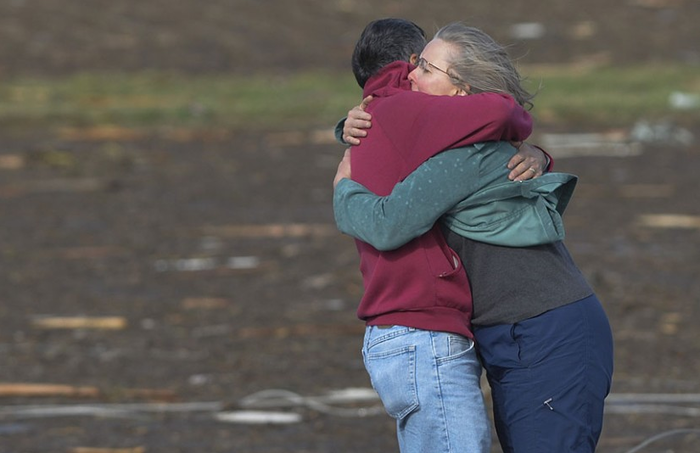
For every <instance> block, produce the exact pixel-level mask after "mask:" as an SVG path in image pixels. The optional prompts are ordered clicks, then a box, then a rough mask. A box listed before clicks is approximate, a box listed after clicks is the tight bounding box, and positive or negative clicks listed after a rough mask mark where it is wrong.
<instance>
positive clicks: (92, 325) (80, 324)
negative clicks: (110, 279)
mask: <svg viewBox="0 0 700 453" xmlns="http://www.w3.org/2000/svg"><path fill="white" fill-rule="evenodd" d="M127 324H128V323H127V320H126V318H124V317H122V316H103V317H86V316H55V317H54V316H41V317H38V318H35V319H33V320H32V326H34V327H36V328H38V329H101V330H121V329H124V328H126V326H127Z"/></svg>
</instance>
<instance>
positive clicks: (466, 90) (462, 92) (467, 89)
mask: <svg viewBox="0 0 700 453" xmlns="http://www.w3.org/2000/svg"><path fill="white" fill-rule="evenodd" d="M471 89H472V87H470V86H469V85H467V84H466V83H465V84H464V87H462V88H458V91H457V92H456V93H455V94H456V95H457V96H469V95H470V94H471Z"/></svg>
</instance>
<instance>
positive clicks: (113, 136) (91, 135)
mask: <svg viewBox="0 0 700 453" xmlns="http://www.w3.org/2000/svg"><path fill="white" fill-rule="evenodd" d="M59 137H60V139H62V140H73V141H99V142H102V141H108V140H109V141H131V140H137V139H140V138H143V137H145V134H144V133H143V132H141V131H138V130H136V129H132V128H126V127H119V126H95V127H84V128H76V127H67V128H63V129H61V130H60V131H59Z"/></svg>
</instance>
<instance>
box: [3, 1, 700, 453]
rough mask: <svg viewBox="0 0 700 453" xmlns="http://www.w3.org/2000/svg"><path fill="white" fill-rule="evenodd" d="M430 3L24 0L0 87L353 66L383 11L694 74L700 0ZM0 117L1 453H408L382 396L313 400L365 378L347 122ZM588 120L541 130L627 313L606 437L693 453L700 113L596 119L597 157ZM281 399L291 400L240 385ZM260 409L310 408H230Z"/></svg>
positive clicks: (578, 225)
mask: <svg viewBox="0 0 700 453" xmlns="http://www.w3.org/2000/svg"><path fill="white" fill-rule="evenodd" d="M424 3H426V2H418V1H413V0H408V1H402V2H398V1H388V0H386V1H378V2H377V1H375V2H370V1H368V0H367V1H360V0H358V1H353V0H331V1H320V0H319V1H314V0H307V1H300V2H281V1H257V2H256V1H253V0H249V1H244V0H239V1H232V2H224V1H209V2H204V3H203V2H195V1H193V0H183V1H180V2H166V1H164V0H151V1H148V2H137V1H133V0H125V1H121V2H107V1H104V0H95V1H92V2H88V3H86V2H77V1H70V0H36V1H29V0H6V1H4V2H2V3H1V4H0V83H2V79H3V77H9V76H21V75H26V76H31V75H43V76H52V75H61V74H69V73H74V72H78V71H124V70H126V71H137V70H143V69H158V70H176V71H182V72H231V73H257V72H267V71H274V72H279V73H282V74H284V73H287V72H290V71H294V70H295V69H297V68H305V67H325V68H329V69H343V68H346V67H347V66H348V63H347V62H348V58H349V55H350V52H351V49H352V46H353V44H354V40H355V39H356V37H357V36H358V34H359V32H360V31H361V29H362V28H363V27H364V25H365V24H366V22H368V21H369V20H371V19H374V18H377V17H382V16H402V17H407V18H410V19H413V20H415V21H417V22H418V23H420V24H422V25H423V26H424V27H425V28H426V30H428V31H429V32H432V31H433V30H434V29H435V26H437V25H442V24H445V23H447V22H449V21H452V20H456V19H468V20H469V22H470V23H473V24H475V25H478V26H480V27H482V28H484V29H485V30H487V31H489V32H491V33H492V34H493V35H494V36H496V37H497V38H498V39H499V40H501V41H504V42H510V40H511V39H512V38H511V36H512V35H511V33H512V30H513V28H512V26H513V25H514V24H518V23H530V22H538V23H541V24H543V26H544V30H545V33H544V35H543V36H541V37H539V38H537V39H534V40H528V41H517V43H516V44H515V45H514V47H513V51H514V52H521V51H522V54H523V55H524V54H526V55H527V56H526V57H524V58H525V61H526V62H528V63H561V62H570V63H574V62H581V61H591V60H594V61H614V62H619V63H620V64H624V63H629V62H639V61H658V62H663V61H685V62H688V63H695V64H698V63H700V48H699V47H698V43H700V31H699V30H700V28H698V27H697V23H699V22H700V4H699V3H698V2H695V1H691V0H686V1H684V0H628V1H624V2H603V1H600V0H591V1H587V2H581V4H580V5H579V4H576V5H575V6H574V5H567V4H564V3H562V2H557V1H554V0H547V1H541V2H537V6H533V5H531V4H530V3H532V2H520V3H518V4H517V5H510V4H508V5H505V4H504V5H501V4H500V3H499V2H495V3H494V2H489V1H486V0H480V1H473V2H467V3H465V2H456V1H445V2H433V4H431V6H428V5H425V4H424ZM617 3H619V4H617ZM533 29H534V30H535V31H537V30H538V28H537V27H534V28H533V27H530V28H529V30H533ZM348 107H350V106H348ZM335 120H336V118H329V119H328V128H330V126H331V125H332V124H334V122H335ZM640 120H643V118H640ZM635 126H636V128H635ZM0 130H1V131H3V133H2V135H0V218H2V221H1V224H0V225H1V226H0V246H1V249H0V327H1V328H0V352H2V357H3V366H1V367H0V453H10V452H12V453H35V452H36V453H39V452H42V453H44V452H51V453H53V452H56V453H59V452H61V453H67V452H70V453H127V452H131V453H146V452H147V453H173V452H183V453H184V452H212V453H213V452H241V453H254V452H262V453H277V452H309V453H326V452H333V453H345V452H348V453H349V452H373V451H397V449H396V447H395V438H394V428H393V422H392V421H391V420H390V419H389V418H388V417H387V416H385V415H383V414H381V413H379V414H376V413H375V412H373V411H372V410H370V411H369V412H368V413H365V412H363V411H362V410H359V409H360V408H365V407H372V406H375V405H376V404H377V402H376V401H375V400H372V399H369V400H358V394H355V398H353V399H352V401H351V402H343V401H342V400H340V401H338V400H337V399H336V400H333V399H331V400H328V399H326V400H323V399H320V398H315V399H314V398H311V399H309V398H310V397H327V398H329V397H330V396H335V397H339V396H338V394H337V393H332V392H337V391H340V390H344V389H352V388H361V389H362V388H365V389H366V388H367V387H368V386H369V382H368V379H367V377H366V374H365V371H364V368H363V366H362V363H361V357H360V342H361V335H362V331H363V326H362V324H361V323H360V322H359V321H357V320H356V318H355V315H354V311H355V307H356V303H357V301H358V299H359V297H360V295H361V281H360V277H359V273H358V270H357V256H356V252H355V248H354V245H353V243H352V241H351V240H350V239H349V238H347V237H344V236H342V235H340V234H339V233H337V231H336V230H335V228H334V224H333V218H332V212H331V180H332V177H333V174H334V171H335V167H336V165H337V162H338V160H339V157H340V154H341V153H342V147H340V146H339V145H336V144H334V143H333V142H332V141H330V140H329V139H328V135H327V132H328V130H324V131H320V132H321V133H319V131H318V129H317V126H313V127H312V128H309V129H308V130H302V131H297V133H295V134H290V133H289V132H288V131H279V130H270V131H269V132H265V133H262V134H252V133H248V132H246V131H231V133H230V134H229V135H228V136H226V137H216V136H211V137H208V136H201V137H183V136H177V137H175V136H173V137H167V136H153V137H133V138H128V137H124V136H110V135H109V134H93V135H90V134H87V133H86V134H84V135H74V136H57V135H55V134H52V133H48V132H46V131H31V133H29V134H21V135H18V134H13V133H12V131H9V130H7V128H6V127H2V125H1V124H0ZM584 130H586V131H587V128H586V125H576V126H573V125H572V127H571V129H570V130H567V131H561V130H559V131H557V132H558V133H559V135H556V136H552V135H550V133H551V132H554V131H548V130H546V128H544V129H539V130H538V135H537V136H536V137H534V141H537V142H539V143H541V144H543V145H545V146H546V147H547V149H548V150H549V151H550V152H551V153H552V154H553V155H554V156H555V159H556V164H557V169H558V170H560V171H569V172H572V173H576V174H578V175H579V176H580V178H581V182H580V184H579V187H578V189H577V193H576V196H575V199H574V201H573V202H572V204H571V205H570V207H569V210H568V212H567V215H566V219H565V220H566V224H567V232H568V234H567V241H566V242H567V245H568V246H569V248H570V250H571V252H572V254H573V255H574V257H575V259H576V261H577V263H578V264H579V265H580V267H581V268H582V270H583V271H584V273H585V274H586V275H587V277H588V278H589V280H590V282H591V283H592V285H593V286H594V287H595V288H596V290H597V292H598V294H599V296H600V298H601V299H602V300H603V302H604V304H605V307H606V310H607V311H608V314H609V316H610V319H611V322H612V324H613V328H614V333H615V338H616V374H615V382H614V387H613V395H611V397H610V403H609V405H608V408H609V411H610V412H609V414H608V416H607V419H606V425H605V430H604V433H603V437H602V439H601V444H600V448H599V451H601V452H604V453H626V452H629V451H631V450H632V448H634V447H635V446H637V445H640V444H641V443H642V442H643V441H644V440H645V439H647V438H649V437H651V436H654V435H661V434H663V433H670V434H672V435H669V436H668V437H665V438H663V439H660V440H658V441H655V442H654V443H653V444H652V445H650V446H649V447H648V448H645V449H644V450H638V451H644V452H652V451H655V452H661V451H663V452H676V453H678V452H697V451H700V434H698V431H697V430H698V429H700V397H698V395H699V394H700V381H699V380H698V375H700V360H698V357H700V331H699V330H698V329H697V325H698V324H700V304H699V302H700V296H699V295H700V280H699V279H698V276H699V275H700V205H698V201H697V199H698V193H699V192H700V183H698V178H697V169H698V168H700V145H698V143H700V127H695V128H690V129H683V130H680V129H674V128H673V127H671V132H675V133H672V134H670V135H666V136H664V137H661V138H665V141H659V140H654V139H653V137H652V139H645V140H641V139H642V138H644V137H649V136H648V135H646V136H643V134H641V133H640V124H637V125H633V124H630V125H629V128H628V129H626V130H624V131H617V135H610V134H607V133H609V132H610V131H598V132H600V133H601V135H599V136H595V137H592V138H593V139H596V140H600V141H601V143H599V144H598V145H596V146H594V147H586V146H583V145H584V144H585V143H584V142H585V140H591V139H592V138H591V137H590V136H588V137H587V138H585V140H584V138H581V137H578V138H575V137H573V138H572V137H570V136H568V137H562V135H561V134H562V133H563V132H566V133H577V132H582V131H584ZM635 137H637V138H639V140H635V139H634V138H635ZM656 137H657V138H658V137H659V134H657V136H656ZM686 137H688V138H687V140H686ZM693 137H694V138H693ZM556 139H559V140H562V139H566V140H565V141H564V142H562V141H556ZM681 139H682V140H681ZM565 143H574V144H576V145H577V146H573V147H571V146H567V145H565ZM5 384H8V385H5ZM9 384H22V386H19V385H9ZM28 384H55V385H62V386H67V387H30V386H28ZM271 389H277V390H284V391H286V392H292V393H293V394H294V395H297V396H290V394H289V393H286V394H280V393H278V394H277V398H276V401H272V402H270V400H269V399H268V400H266V401H267V402H268V403H270V404H269V407H265V405H264V402H265V401H262V400H261V399H257V403H258V404H257V405H254V404H252V403H254V402H255V401H251V400H250V399H247V400H246V397H249V396H251V395H253V394H256V393H257V392H261V391H267V390H271ZM486 390H487V389H486ZM32 391H34V392H38V393H37V394H36V395H35V396H30V393H31V392H32ZM41 392H43V394H39V393H41ZM665 394H674V395H676V396H675V398H676V399H681V401H676V400H674V399H673V398H670V397H666V396H663V395H665ZM280 395H281V396H280ZM299 395H300V396H302V397H305V398H299V397H298V396H299ZM625 395H628V398H629V400H625ZM258 396H260V395H258ZM340 396H342V394H341V395H340ZM359 396H362V394H361V393H360V394H359ZM651 398H656V399H654V400H652V401H649V400H650V399H651ZM246 401H247V402H248V403H249V404H247V405H246V404H245V403H246ZM319 401H321V402H324V401H325V402H329V401H330V403H329V404H330V406H332V407H331V408H330V409H329V408H328V407H326V406H319ZM165 403H167V404H165ZM251 408H255V409H258V410H265V411H270V410H274V411H281V412H284V413H285V414H291V415H298V416H299V417H300V421H298V420H297V422H295V423H288V424H283V423H277V424H259V425H251V424H242V423H235V422H232V421H230V420H229V421H226V420H223V419H222V417H225V416H229V417H230V416H232V414H233V413H235V411H240V410H243V409H251ZM341 409H342V410H341ZM361 415H364V416H361ZM675 430H681V431H675ZM683 430H686V431H683ZM692 430H696V431H692ZM496 445H497V444H495V445H494V452H496V451H499V450H498V449H497V447H496ZM100 449H109V450H100Z"/></svg>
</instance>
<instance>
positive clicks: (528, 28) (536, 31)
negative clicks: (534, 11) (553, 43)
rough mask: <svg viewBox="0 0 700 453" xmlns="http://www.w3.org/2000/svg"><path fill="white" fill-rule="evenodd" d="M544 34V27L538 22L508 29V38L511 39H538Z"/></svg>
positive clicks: (524, 23)
mask: <svg viewBox="0 0 700 453" xmlns="http://www.w3.org/2000/svg"><path fill="white" fill-rule="evenodd" d="M545 33H546V29H545V27H544V25H543V24H541V23H539V22H523V23H520V24H514V25H513V26H511V27H510V36H511V38H513V39H540V38H542V37H543V36H544V35H545Z"/></svg>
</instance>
